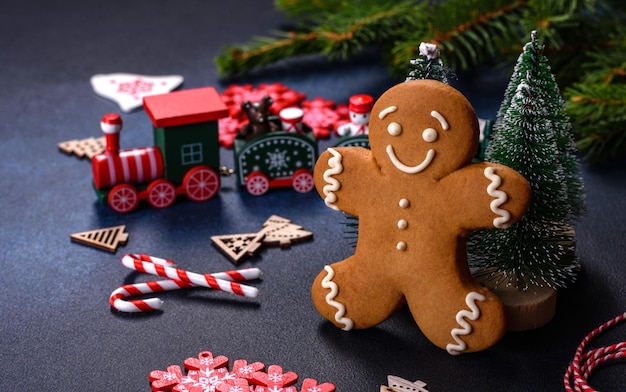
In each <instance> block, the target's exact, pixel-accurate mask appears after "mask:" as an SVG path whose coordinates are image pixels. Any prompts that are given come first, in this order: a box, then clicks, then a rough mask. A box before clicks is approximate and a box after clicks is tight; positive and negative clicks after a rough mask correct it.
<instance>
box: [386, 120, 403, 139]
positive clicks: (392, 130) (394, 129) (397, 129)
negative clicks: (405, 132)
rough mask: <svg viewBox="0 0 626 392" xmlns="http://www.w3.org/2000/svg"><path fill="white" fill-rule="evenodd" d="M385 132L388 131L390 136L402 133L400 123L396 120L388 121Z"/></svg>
mask: <svg viewBox="0 0 626 392" xmlns="http://www.w3.org/2000/svg"><path fill="white" fill-rule="evenodd" d="M387 132H389V134H390V135H391V136H398V135H399V134H401V133H402V125H400V124H398V123H397V122H390V123H389V125H387Z"/></svg>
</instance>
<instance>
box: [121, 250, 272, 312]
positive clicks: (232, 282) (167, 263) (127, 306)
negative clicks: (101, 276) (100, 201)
mask: <svg viewBox="0 0 626 392" xmlns="http://www.w3.org/2000/svg"><path fill="white" fill-rule="evenodd" d="M122 264H123V265H124V266H126V267H128V268H131V269H134V270H137V271H140V272H145V273H149V274H153V275H157V276H162V277H167V278H171V279H167V280H162V281H154V282H146V283H136V284H128V285H124V286H122V287H119V288H118V289H116V290H115V291H113V293H111V296H110V298H109V302H110V304H111V306H112V307H113V308H114V309H116V310H118V311H121V312H147V311H152V310H159V309H161V306H162V305H163V301H162V300H161V299H159V298H148V299H135V300H125V298H126V297H128V296H132V295H140V294H148V293H158V292H163V291H170V290H178V289H181V288H188V287H197V286H203V287H209V288H213V289H217V290H221V291H227V292H231V293H234V294H237V295H241V296H245V297H252V298H254V297H256V296H257V295H258V290H257V289H256V288H255V287H250V286H246V285H242V284H239V283H237V282H241V281H246V280H252V279H258V278H260V277H261V270H259V269H258V268H246V269H241V270H233V271H224V272H217V273H213V274H204V275H202V274H196V273H193V272H187V271H184V270H181V269H178V268H174V266H175V265H176V264H175V263H174V262H173V261H172V260H168V259H161V258H158V257H153V256H149V255H143V254H127V255H124V256H123V257H122Z"/></svg>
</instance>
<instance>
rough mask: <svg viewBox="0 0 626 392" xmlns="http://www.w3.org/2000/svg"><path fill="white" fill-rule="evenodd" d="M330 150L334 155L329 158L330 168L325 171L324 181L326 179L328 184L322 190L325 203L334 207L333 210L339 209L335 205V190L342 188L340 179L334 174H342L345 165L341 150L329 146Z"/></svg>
mask: <svg viewBox="0 0 626 392" xmlns="http://www.w3.org/2000/svg"><path fill="white" fill-rule="evenodd" d="M328 152H330V153H331V154H332V157H330V158H329V159H328V169H326V171H324V176H323V177H324V181H326V184H327V185H324V188H323V189H322V192H323V193H324V196H325V197H324V203H325V204H326V206H327V207H330V208H332V209H333V210H339V208H338V207H337V206H336V205H335V203H336V202H337V195H336V194H335V192H337V191H338V190H339V188H341V183H340V182H339V180H337V179H336V178H334V177H333V176H335V175H337V174H341V173H342V172H343V165H342V164H341V158H342V157H341V154H340V153H339V151H337V150H335V149H334V148H329V149H328Z"/></svg>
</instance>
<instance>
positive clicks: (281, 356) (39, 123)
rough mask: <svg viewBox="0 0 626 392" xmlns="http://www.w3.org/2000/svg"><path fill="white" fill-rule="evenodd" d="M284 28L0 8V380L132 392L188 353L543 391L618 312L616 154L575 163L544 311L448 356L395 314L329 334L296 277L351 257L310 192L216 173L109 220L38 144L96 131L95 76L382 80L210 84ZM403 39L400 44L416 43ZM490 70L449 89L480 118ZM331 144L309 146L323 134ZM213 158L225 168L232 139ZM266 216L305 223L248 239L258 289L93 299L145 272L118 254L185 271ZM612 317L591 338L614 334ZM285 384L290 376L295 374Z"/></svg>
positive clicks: (363, 81) (260, 7)
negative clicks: (215, 180) (219, 60)
mask: <svg viewBox="0 0 626 392" xmlns="http://www.w3.org/2000/svg"><path fill="white" fill-rule="evenodd" d="M286 22H287V21H286V20H285V19H284V17H283V16H282V15H281V14H280V13H278V12H276V11H275V10H274V7H273V5H272V2H271V1H268V0H266V1H256V2H250V1H243V0H240V1H228V2H211V1H200V0H195V1H192V0H185V1H178V2H173V1H164V0H150V1H148V0H137V1H132V2H123V1H110V0H107V1H87V2H81V1H63V2H45V1H35V0H27V1H20V2H16V1H13V2H4V4H3V5H1V6H0V78H1V79H0V80H1V81H2V83H1V88H0V119H1V122H0V124H1V125H0V132H1V136H2V138H1V141H0V156H1V157H2V164H1V170H0V184H1V186H0V198H1V200H2V207H0V222H1V226H0V238H1V247H0V254H1V259H0V263H1V268H2V270H1V272H0V293H1V294H0V316H1V317H0V390H3V391H38V390H48V391H57V390H67V391H105V390H106V391H149V390H150V386H149V383H148V379H147V375H148V373H149V372H150V371H151V370H155V369H165V367H167V366H168V365H172V364H178V365H182V362H183V360H184V359H185V358H188V357H195V356H196V355H197V353H198V352H199V351H204V350H208V351H212V352H213V353H214V354H215V355H225V356H227V357H229V358H230V359H231V363H232V361H234V360H235V359H240V358H241V359H247V360H249V361H261V362H264V363H266V364H267V365H270V364H279V365H281V366H283V367H284V369H285V371H294V372H296V373H298V374H299V375H300V377H301V379H304V378H306V377H311V378H315V379H317V380H319V381H320V382H326V381H329V382H333V383H335V385H336V386H337V390H338V391H378V390H379V386H380V385H386V376H387V375H388V374H394V375H398V376H401V377H403V378H406V379H410V380H416V379H420V380H423V381H425V382H427V383H428V389H429V390H430V391H431V392H435V391H440V392H441V391H559V390H563V386H562V377H563V374H564V372H565V369H566V367H567V365H568V363H569V361H570V360H571V358H572V356H573V355H574V351H575V349H576V347H577V345H578V343H579V342H580V340H581V339H582V338H583V337H584V336H585V334H586V333H588V332H589V331H591V330H592V329H593V328H595V327H596V326H597V325H599V324H601V323H602V322H604V321H606V320H608V319H610V318H612V317H614V316H616V315H618V314H620V313H622V312H624V311H626V289H625V288H624V282H625V277H626V261H625V260H624V254H626V245H625V244H624V235H625V234H626V230H625V229H624V223H623V220H624V218H626V208H625V207H626V200H625V198H624V195H625V191H626V176H625V175H624V164H623V163H612V164H608V165H603V166H599V167H595V168H590V167H587V166H583V175H584V179H585V183H586V188H587V197H588V204H589V212H588V215H587V216H585V217H584V219H583V220H582V221H581V222H580V223H579V224H578V225H577V241H578V251H579V254H580V257H581V261H582V264H583V272H582V273H581V275H580V276H579V279H578V281H577V282H576V283H575V284H574V285H572V286H571V287H570V288H568V289H566V290H562V291H560V292H559V296H558V309H557V314H556V316H555V318H554V319H553V321H551V322H550V323H549V324H548V325H546V326H545V327H542V328H540V329H537V330H535V331H530V332H523V333H508V334H507V335H506V336H505V338H504V339H503V340H502V341H501V342H500V343H498V344H497V345H496V346H495V347H493V348H491V349H489V350H487V351H485V352H481V353H477V354H470V355H461V356H456V357H453V356H450V355H448V354H447V353H446V352H445V351H443V350H440V349H438V348H436V347H434V346H433V345H432V344H431V343H430V342H428V341H427V340H426V339H425V338H424V337H423V335H422V334H421V333H420V331H419V329H418V328H417V327H416V325H415V324H414V322H413V321H412V319H411V317H410V315H409V313H408V312H407V311H406V310H402V311H400V312H399V313H397V314H396V315H394V316H393V317H392V318H391V319H389V320H387V321H385V322H384V323H383V324H381V325H380V326H378V327H376V328H372V329H369V330H365V331H353V332H349V333H346V332H344V331H341V330H339V329H337V328H335V327H333V326H331V325H330V323H328V322H326V321H324V320H323V319H322V318H321V316H319V315H318V314H317V312H316V311H315V309H314V307H313V305H312V303H311V301H310V297H309V287H310V285H311V282H312V281H313V279H314V277H315V276H316V275H317V273H318V272H319V271H320V270H321V269H322V268H323V266H324V264H327V263H331V262H334V261H338V260H340V259H343V258H345V257H347V256H348V255H350V254H351V252H352V247H351V245H350V242H349V241H347V240H346V239H344V238H343V237H344V231H345V228H344V225H343V224H344V223H345V222H346V220H345V218H344V217H343V216H342V215H341V214H340V213H337V212H334V211H332V210H330V209H328V208H326V207H325V206H324V205H323V202H322V200H321V199H320V198H319V197H318V196H317V194H316V193H315V192H311V193H309V194H304V195H302V194H297V193H295V192H293V191H291V190H276V191H271V192H270V193H269V194H268V195H265V196H262V197H254V196H250V195H248V194H247V193H245V192H241V191H239V190H238V189H237V188H236V186H235V182H234V178H233V177H230V178H225V179H224V180H223V184H222V187H221V190H220V192H219V195H218V197H217V198H215V199H213V200H211V201H208V202H206V203H201V204H197V203H193V202H191V201H188V200H186V199H184V198H181V199H180V200H179V201H178V202H177V203H176V204H175V205H174V206H173V207H171V208H169V209H167V210H154V209H151V208H148V207H145V206H144V207H142V208H140V209H139V210H138V211H137V212H134V213H132V214H129V215H125V216H121V215H117V214H115V213H114V212H112V211H111V210H110V209H109V208H108V207H105V206H101V205H99V204H98V203H97V201H96V196H95V194H94V193H93V191H92V189H91V184H90V182H91V178H90V176H91V170H90V166H89V163H88V162H87V161H86V160H82V161H81V160H78V159H77V158H75V157H69V156H66V155H64V154H62V153H61V152H59V151H58V149H57V146H56V145H57V143H59V142H62V141H65V140H70V139H77V138H78V139H82V138H86V137H91V136H95V137H98V136H100V130H99V121H100V118H101V116H102V115H103V114H104V113H107V112H111V111H118V109H117V106H116V105H115V104H114V103H112V102H110V101H108V100H105V99H103V98H100V97H98V96H96V95H95V93H94V92H93V91H92V89H91V86H90V84H89V78H90V77H91V76H92V75H94V74H97V73H112V72H133V73H140V74H145V75H166V74H180V75H183V76H184V77H185V83H184V85H183V88H194V87H203V86H207V85H212V86H215V87H216V88H218V90H220V91H222V90H223V89H224V88H225V87H226V86H227V85H228V84H229V83H233V82H238V83H244V82H245V83H254V84H258V83H261V82H283V83H285V84H286V85H287V86H289V87H290V88H293V89H295V90H298V91H301V92H304V93H306V94H307V97H308V98H309V99H312V98H314V97H316V96H321V97H324V98H327V99H332V100H335V101H336V102H347V100H348V98H349V96H350V95H352V94H356V93H369V94H372V95H374V96H378V95H380V94H381V93H382V92H383V91H384V90H385V89H386V88H388V87H390V86H391V85H393V84H394V83H396V82H399V80H394V79H391V78H390V77H389V76H387V72H386V69H385V67H384V66H382V65H380V64H379V62H378V61H377V58H376V55H375V51H373V52H371V53H369V54H365V55H363V56H361V57H359V58H356V59H354V60H353V61H352V62H339V63H333V64H328V63H327V62H326V61H325V60H322V59H317V58H312V59H307V60H308V61H305V62H287V63H286V64H281V65H278V66H276V67H274V68H273V70H271V71H269V72H264V73H260V74H257V75H254V76H251V77H248V78H241V79H237V80H231V81H225V82H224V81H220V80H218V78H217V74H216V68H215V66H214V65H213V58H214V56H215V55H216V54H217V52H218V50H219V49H220V48H221V47H222V46H224V45H226V44H229V43H236V42H246V41H248V40H249V39H250V38H251V37H252V36H254V35H263V34H266V33H267V32H269V31H271V30H273V29H278V28H280V27H281V26H282V25H283V24H284V23H286ZM416 44H419V43H416ZM505 79H506V77H504V78H503V77H501V75H498V74H496V73H491V72H489V73H481V74H476V75H462V76H459V84H458V85H459V89H460V90H461V91H462V92H464V93H465V94H466V95H467V96H468V98H469V99H470V101H472V103H473V104H474V106H475V107H476V110H477V113H478V114H479V116H481V117H484V118H490V117H493V116H494V115H495V112H496V110H497V108H498V105H499V102H500V100H501V95H502V93H503V91H504V87H505ZM123 119H124V121H125V126H124V131H123V134H122V141H121V143H122V147H123V148H130V147H140V146H147V145H152V144H153V142H152V128H151V124H150V121H149V119H148V118H147V116H146V114H145V113H144V112H143V111H142V110H140V111H136V112H134V113H131V114H125V115H123ZM332 142H333V140H331V141H325V142H322V143H321V148H325V147H326V146H329V145H330V144H331V143H332ZM221 157H222V162H223V164H225V165H226V166H229V167H233V164H232V162H233V158H232V151H229V150H222V152H221ZM272 214H277V215H280V216H283V217H286V218H289V219H291V220H292V221H294V222H295V223H298V224H300V225H302V226H304V228H306V229H308V230H310V231H312V232H313V233H314V240H313V241H310V242H306V243H302V244H298V245H295V246H293V247H292V248H291V249H289V250H281V249H280V248H267V249H265V250H263V251H262V252H261V253H260V255H259V256H258V257H255V258H253V259H249V260H248V261H246V262H245V263H242V264H241V266H242V267H248V266H254V267H259V268H261V269H262V270H263V272H264V279H263V280H262V281H258V282H254V283H253V285H254V286H256V287H258V288H259V290H260V296H259V297H258V298H257V299H243V298H239V297H235V296H232V295H228V294H226V293H220V292H215V291H210V290H204V289H197V290H185V291H181V292H174V293H167V294H162V295H160V297H161V298H162V299H164V301H165V304H164V308H163V311H162V312H159V313H155V314H132V315H128V314H118V313H115V312H113V311H111V309H110V307H109V304H108V298H109V295H110V293H111V292H112V291H113V290H114V289H116V288H117V287H118V286H120V285H122V284H124V283H130V282H136V281H145V280H151V278H150V277H146V276H143V275H141V274H137V273H134V272H132V271H130V270H128V269H125V268H124V267H123V266H122V265H121V263H120V262H119V260H120V257H121V256H122V255H123V254H124V253H127V252H132V253H148V254H151V255H155V256H159V257H167V258H171V259H174V260H176V261H177V262H178V264H179V265H180V266H181V267H182V268H185V269H187V270H189V271H194V272H217V271H223V270H226V269H231V268H232V267H233V265H232V264H231V263H230V262H229V261H228V260H227V259H226V258H225V257H223V256H222V255H221V254H220V253H218V251H217V250H216V249H215V248H213V247H212V246H211V244H210V240H209V237H210V236H211V235H217V234H232V233H245V232H255V231H257V230H259V229H260V227H261V225H262V223H263V222H264V221H265V220H266V219H267V218H268V217H269V216H270V215H272ZM119 224H125V225H127V230H128V232H129V233H130V239H129V242H128V244H127V245H126V246H125V247H122V248H120V249H119V250H118V252H117V253H116V254H115V255H113V254H110V253H107V252H103V251H99V250H96V249H93V248H90V247H85V246H81V245H78V244H74V243H71V242H70V240H69V234H71V233H75V232H80V231H85V230H92V229H97V228H102V227H108V226H114V225H119ZM624 328H626V327H624V326H622V327H619V328H618V329H617V330H612V331H610V332H609V333H607V334H606V335H605V336H603V337H602V338H601V339H600V340H599V344H610V343H614V342H618V341H622V340H624V336H625V333H624ZM625 374H626V372H625V371H624V367H623V366H619V365H618V366H610V367H605V368H602V369H601V370H599V371H598V372H597V375H596V376H594V377H593V378H592V384H593V385H594V386H596V387H597V388H599V389H601V390H604V391H609V390H615V391H617V390H626V376H625ZM298 385H299V384H298Z"/></svg>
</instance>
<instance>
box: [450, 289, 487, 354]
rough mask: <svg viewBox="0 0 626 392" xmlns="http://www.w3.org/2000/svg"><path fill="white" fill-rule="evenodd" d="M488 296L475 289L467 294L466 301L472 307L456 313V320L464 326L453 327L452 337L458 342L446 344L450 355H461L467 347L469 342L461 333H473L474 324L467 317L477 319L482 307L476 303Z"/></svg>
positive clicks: (472, 319)
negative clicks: (479, 307) (466, 341)
mask: <svg viewBox="0 0 626 392" xmlns="http://www.w3.org/2000/svg"><path fill="white" fill-rule="evenodd" d="M486 299H487V298H486V297H485V296H484V295H482V294H480V293H477V292H475V291H470V292H469V293H467V295H466V296H465V303H466V304H467V306H468V307H469V308H470V310H471V312H470V311H468V310H465V309H463V310H459V312H458V313H457V314H456V322H457V324H459V325H460V326H461V327H462V328H454V329H452V332H451V335H452V339H454V341H455V342H456V344H452V343H449V344H448V345H447V346H446V350H447V351H448V354H450V355H459V354H461V352H463V351H465V349H466V348H467V344H465V342H464V341H463V339H461V338H460V336H461V335H469V334H470V333H472V326H471V325H470V324H469V323H468V322H467V320H466V319H469V320H471V321H476V320H477V319H478V318H479V317H480V309H478V306H477V305H476V301H484V300H486Z"/></svg>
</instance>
